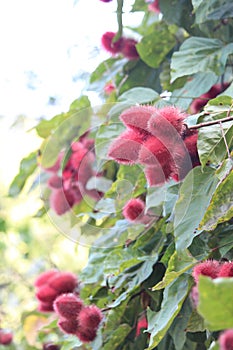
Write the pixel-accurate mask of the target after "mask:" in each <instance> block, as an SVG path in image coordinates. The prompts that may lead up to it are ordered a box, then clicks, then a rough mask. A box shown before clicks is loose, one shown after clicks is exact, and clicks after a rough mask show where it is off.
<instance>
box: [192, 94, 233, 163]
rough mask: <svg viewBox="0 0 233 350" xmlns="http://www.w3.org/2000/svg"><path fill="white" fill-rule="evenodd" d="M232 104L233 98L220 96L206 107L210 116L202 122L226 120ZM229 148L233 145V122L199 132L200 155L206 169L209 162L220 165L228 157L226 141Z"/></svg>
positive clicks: (201, 129)
mask: <svg viewBox="0 0 233 350" xmlns="http://www.w3.org/2000/svg"><path fill="white" fill-rule="evenodd" d="M228 103H230V104H231V103H232V99H231V97H227V96H220V97H218V98H216V99H214V100H211V101H209V103H208V105H207V106H206V107H205V109H204V110H205V111H206V112H207V113H208V114H210V115H207V116H204V118H201V120H200V121H201V122H210V121H214V120H216V119H218V120H221V119H222V118H225V117H226V116H227V114H228V111H229V109H230V105H229V104H228ZM223 132H224V137H225V139H226V141H227V145H228V147H229V148H231V146H232V145H233V121H229V122H226V123H222V126H221V127H220V125H219V124H215V125H210V126H207V127H203V128H200V129H199V131H198V142H197V146H198V153H199V158H200V161H201V164H202V166H203V167H204V166H205V165H206V164H207V163H208V162H210V163H211V164H215V165H219V163H221V162H222V161H223V160H224V158H225V157H226V156H227V149H226V145H225V140H224V137H223Z"/></svg>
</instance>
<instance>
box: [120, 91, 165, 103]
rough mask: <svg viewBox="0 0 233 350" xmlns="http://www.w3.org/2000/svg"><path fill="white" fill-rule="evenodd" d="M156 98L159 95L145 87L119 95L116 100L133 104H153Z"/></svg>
mask: <svg viewBox="0 0 233 350" xmlns="http://www.w3.org/2000/svg"><path fill="white" fill-rule="evenodd" d="M158 98H159V94H158V93H157V92H156V91H155V90H152V89H150V88H145V87H135V88H132V89H130V90H128V91H126V92H124V93H123V94H121V95H120V96H119V98H118V101H120V102H124V101H126V102H130V103H133V104H138V103H140V104H142V103H149V102H153V101H155V100H156V99H158Z"/></svg>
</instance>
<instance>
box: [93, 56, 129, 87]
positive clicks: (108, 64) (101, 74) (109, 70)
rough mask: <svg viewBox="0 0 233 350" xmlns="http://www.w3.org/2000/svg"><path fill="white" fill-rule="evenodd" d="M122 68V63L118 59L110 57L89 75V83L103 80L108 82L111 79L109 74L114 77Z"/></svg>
mask: <svg viewBox="0 0 233 350" xmlns="http://www.w3.org/2000/svg"><path fill="white" fill-rule="evenodd" d="M121 67H122V61H121V60H119V57H110V58H108V59H107V60H105V61H103V62H101V63H100V64H99V66H98V67H97V68H96V69H95V70H94V72H92V73H91V76H90V83H91V84H92V83H94V82H96V81H99V80H100V79H103V78H104V79H105V81H108V80H110V79H111V76H110V74H112V75H115V74H116V72H117V71H118V70H119V69H120V68H121Z"/></svg>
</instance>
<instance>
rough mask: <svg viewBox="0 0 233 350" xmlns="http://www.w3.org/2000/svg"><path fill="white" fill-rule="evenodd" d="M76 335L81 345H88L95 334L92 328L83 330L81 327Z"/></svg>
mask: <svg viewBox="0 0 233 350" xmlns="http://www.w3.org/2000/svg"><path fill="white" fill-rule="evenodd" d="M76 335H77V337H78V338H79V339H80V340H81V341H82V342H83V343H90V342H92V341H93V340H95V338H96V335H97V332H96V330H94V329H92V328H89V329H83V328H82V327H79V329H78V331H77V332H76Z"/></svg>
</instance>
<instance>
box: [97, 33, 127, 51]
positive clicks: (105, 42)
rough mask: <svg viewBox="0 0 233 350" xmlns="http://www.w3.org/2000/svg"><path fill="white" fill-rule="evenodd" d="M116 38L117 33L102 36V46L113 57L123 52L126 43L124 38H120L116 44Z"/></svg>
mask: <svg viewBox="0 0 233 350" xmlns="http://www.w3.org/2000/svg"><path fill="white" fill-rule="evenodd" d="M115 36H116V33H113V32H106V33H104V34H103V35H102V38H101V44H102V46H103V48H104V49H105V50H106V51H108V52H110V53H111V54H113V55H114V54H117V53H120V52H121V49H122V46H123V43H124V40H123V38H120V39H118V40H117V41H115V42H114V41H113V39H114V37H115Z"/></svg>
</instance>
